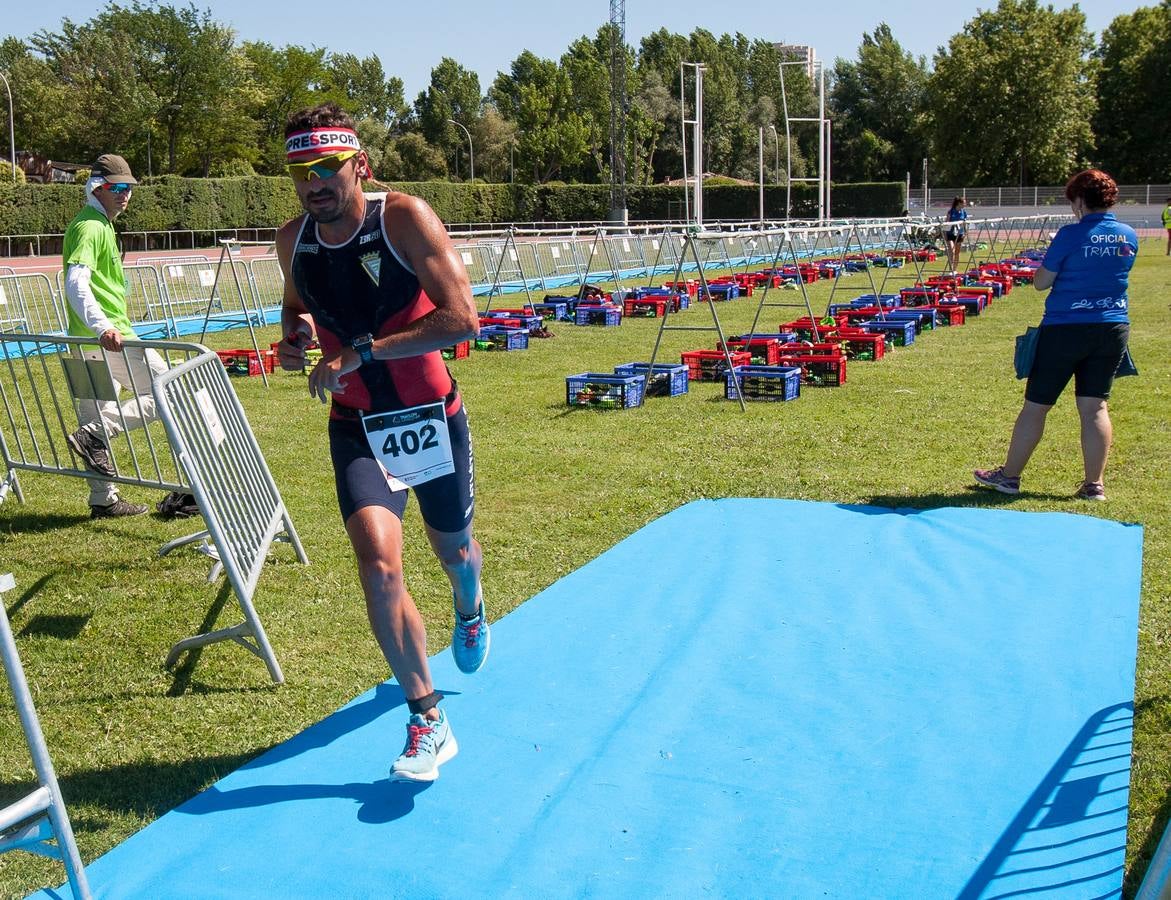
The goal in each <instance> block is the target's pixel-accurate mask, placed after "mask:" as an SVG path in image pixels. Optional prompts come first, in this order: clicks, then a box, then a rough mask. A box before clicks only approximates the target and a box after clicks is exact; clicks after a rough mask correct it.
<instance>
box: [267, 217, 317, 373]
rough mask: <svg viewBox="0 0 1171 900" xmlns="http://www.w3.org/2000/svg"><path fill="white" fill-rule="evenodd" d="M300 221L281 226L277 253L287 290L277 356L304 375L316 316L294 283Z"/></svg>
mask: <svg viewBox="0 0 1171 900" xmlns="http://www.w3.org/2000/svg"><path fill="white" fill-rule="evenodd" d="M300 224H301V220H300V219H293V220H292V221H289V222H286V223H285V224H284V225H282V226H281V229H280V230H279V231H278V232H277V236H276V254H277V259H278V260H279V261H280V265H281V274H282V275H284V279H285V287H284V295H283V298H282V300H281V333H282V335H283V336H282V338H281V342H280V343H279V344H278V345H277V356H278V357H279V358H280V363H281V368H282V369H287V370H289V371H292V372H300V371H303V370H304V368H305V345H306V344H307V343H308V342H309V341H310V340H312V338H313V332H314V329H313V316H312V315H311V314H310V312H309V310H308V309H306V307H305V301H304V300H302V299H301V295H300V294H299V293H297V287H296V285H294V284H293V252H294V250H295V249H296V247H295V244H296V241H297V233H298V231H299V230H300Z"/></svg>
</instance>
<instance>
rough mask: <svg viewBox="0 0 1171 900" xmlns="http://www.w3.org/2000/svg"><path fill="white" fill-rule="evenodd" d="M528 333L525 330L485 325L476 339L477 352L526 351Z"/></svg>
mask: <svg viewBox="0 0 1171 900" xmlns="http://www.w3.org/2000/svg"><path fill="white" fill-rule="evenodd" d="M528 348H529V332H528V329H526V328H504V327H502V326H500V325H485V326H484V327H483V328H481V329H480V335H479V337H477V338H476V349H477V350H527V349H528Z"/></svg>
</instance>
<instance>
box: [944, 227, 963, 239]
mask: <svg viewBox="0 0 1171 900" xmlns="http://www.w3.org/2000/svg"><path fill="white" fill-rule="evenodd" d="M947 239H948V240H949V241H962V240H963V239H964V230H963V229H962V228H949V229H948V230H947Z"/></svg>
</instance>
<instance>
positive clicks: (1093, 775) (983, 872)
mask: <svg viewBox="0 0 1171 900" xmlns="http://www.w3.org/2000/svg"><path fill="white" fill-rule="evenodd" d="M1133 727H1134V707H1133V705H1132V704H1130V703H1119V704H1116V705H1114V706H1108V707H1106V708H1105V709H1102V710H1099V711H1098V712H1097V713H1095V714H1094V715H1093V716H1091V717H1090V719H1089V721H1087V722H1086V724H1085V725H1084V726H1083V727H1082V729H1081V730H1080V731H1079V732H1078V733H1077V735H1076V736H1075V737H1074V739H1073V740H1072V741H1070V743H1069V746H1068V747H1066V749H1065V752H1064V753H1062V754H1061V756H1060V757H1059V758H1058V760H1057V762H1056V763H1054V765H1053V768H1052V769H1050V770H1049V773H1048V774H1047V775H1046V776H1045V778H1044V779H1042V781H1041V783H1040V784H1039V785H1038V786H1037V789H1036V790H1035V791H1033V793H1032V795H1031V796H1030V797H1029V799H1028V800H1027V801H1026V802H1025V804H1024V806H1022V807H1021V810H1020V812H1019V813H1017V815H1016V818H1014V819H1013V821H1012V822H1011V823H1010V824H1009V826H1008V828H1006V829H1005V831H1004V834H1002V835H1001V836H1000V839H999V840H998V841H997V842H996V845H995V846H994V847H993V848H992V850H991V851H990V852H989V853H988V855H987V856H986V857H985V858H984V861H983V862H982V863H981V864H980V866H979V868H977V869H976V872H975V874H973V875H972V877H971V879H969V881H968V883H967V884H966V885H965V886H964V889H963V890H962V891H961V892H960V893H959V895H958V897H957V900H976V898H979V897H982V898H985V900H989V898H994V897H1018V896H1028V895H1029V894H1039V893H1046V892H1050V891H1053V890H1056V889H1059V888H1070V887H1074V886H1075V885H1085V886H1086V887H1087V889H1092V886H1093V883H1094V882H1101V883H1102V885H1103V886H1105V885H1107V884H1110V885H1114V887H1112V888H1107V893H1106V894H1105V895H1104V896H1118V895H1119V894H1118V889H1117V887H1116V885H1117V883H1118V878H1119V874H1120V873H1121V872H1122V869H1123V861H1124V859H1125V854H1126V809H1127V795H1128V790H1129V783H1130V750H1131V734H1132V731H1133Z"/></svg>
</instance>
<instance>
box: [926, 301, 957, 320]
mask: <svg viewBox="0 0 1171 900" xmlns="http://www.w3.org/2000/svg"><path fill="white" fill-rule="evenodd" d="M923 309H933V310H935V323H936V324H937V325H963V324H964V322H965V321H966V319H967V316H968V311H967V310H966V309H965V308H964V307H963V306H960V305H959V304H958V303H940V304H937V305H935V306H924V307H923Z"/></svg>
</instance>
